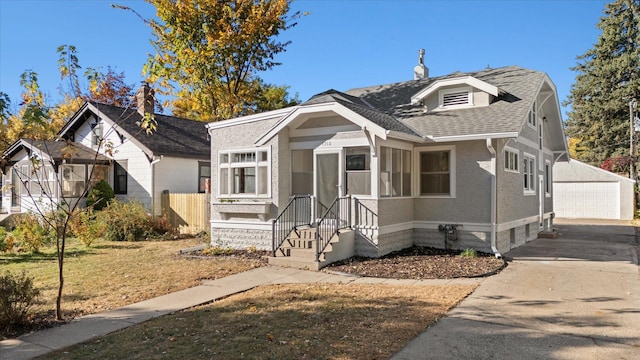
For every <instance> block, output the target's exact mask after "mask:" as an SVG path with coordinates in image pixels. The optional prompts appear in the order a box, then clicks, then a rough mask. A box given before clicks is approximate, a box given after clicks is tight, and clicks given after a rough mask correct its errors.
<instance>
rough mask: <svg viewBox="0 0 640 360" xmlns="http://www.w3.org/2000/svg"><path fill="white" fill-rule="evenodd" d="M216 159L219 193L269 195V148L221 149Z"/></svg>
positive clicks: (229, 194)
mask: <svg viewBox="0 0 640 360" xmlns="http://www.w3.org/2000/svg"><path fill="white" fill-rule="evenodd" d="M218 159H219V174H218V192H219V195H221V196H238V197H242V196H269V189H270V188H271V176H270V175H269V172H270V168H269V163H270V161H269V159H270V149H269V148H259V149H250V150H234V151H221V152H219V153H218Z"/></svg>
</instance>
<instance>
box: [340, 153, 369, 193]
mask: <svg viewBox="0 0 640 360" xmlns="http://www.w3.org/2000/svg"><path fill="white" fill-rule="evenodd" d="M345 182H346V188H347V194H349V195H371V150H370V149H369V147H353V148H346V149H345Z"/></svg>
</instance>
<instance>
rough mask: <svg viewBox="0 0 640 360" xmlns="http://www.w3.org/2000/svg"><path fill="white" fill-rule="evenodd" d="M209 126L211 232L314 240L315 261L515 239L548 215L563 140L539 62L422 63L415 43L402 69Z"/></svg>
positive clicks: (292, 245) (499, 247)
mask: <svg viewBox="0 0 640 360" xmlns="http://www.w3.org/2000/svg"><path fill="white" fill-rule="evenodd" d="M208 131H209V135H210V137H211V166H212V173H211V175H212V178H211V184H212V198H213V204H212V208H211V237H212V242H217V243H220V242H223V243H227V244H230V245H231V246H235V247H246V246H257V247H260V248H264V249H271V250H272V251H273V255H274V257H275V258H281V259H282V258H293V257H300V258H303V257H305V256H307V255H303V254H302V250H301V249H300V248H312V251H313V252H315V255H316V256H315V260H314V261H315V262H316V263H319V265H318V267H321V266H323V262H324V263H326V262H330V261H334V260H336V258H344V257H346V256H350V255H353V254H358V255H363V256H370V257H377V256H382V255H384V254H387V253H389V252H392V251H395V250H399V249H402V248H406V247H410V246H412V245H421V246H435V247H448V248H457V249H465V248H468V247H470V248H475V249H478V250H482V251H485V252H490V253H496V254H500V253H502V252H505V251H508V250H509V249H511V248H514V247H516V246H519V245H521V244H524V243H525V242H526V241H528V240H531V239H534V238H536V237H537V236H538V233H539V232H540V231H545V230H550V229H551V226H552V218H553V217H552V213H553V189H552V183H553V180H552V179H553V173H552V169H553V164H554V163H555V162H556V160H557V159H559V158H560V157H564V158H565V159H566V153H567V146H566V141H565V136H564V131H563V126H562V119H561V114H560V108H559V103H558V97H557V94H556V88H555V85H554V84H553V82H552V81H551V79H550V78H549V77H548V76H547V75H546V74H545V73H543V72H540V71H535V70H529V69H524V68H521V67H517V66H509V67H503V68H497V69H486V70H482V71H476V72H468V73H454V74H450V75H445V76H438V77H429V74H428V69H427V68H426V66H424V64H423V62H422V57H421V60H420V62H419V65H418V66H417V67H416V68H415V69H414V79H413V80H410V81H404V82H398V83H394V84H386V85H377V86H370V87H364V88H357V89H352V90H349V91H345V92H340V91H336V90H328V91H326V92H323V93H321V94H317V95H315V96H313V97H312V98H311V99H309V100H308V101H307V102H305V103H302V104H300V105H297V106H293V107H289V108H285V109H280V110H275V111H270V112H265V113H261V114H255V115H249V116H244V117H239V118H235V119H231V120H227V121H222V122H217V123H210V124H209V125H208ZM302 240H304V241H302ZM307 240H309V241H307ZM339 243H343V244H344V243H346V244H347V245H339ZM331 252H335V253H340V255H336V256H337V257H332V256H333V255H331V256H329V254H328V253H331ZM309 257H310V258H311V257H312V256H309Z"/></svg>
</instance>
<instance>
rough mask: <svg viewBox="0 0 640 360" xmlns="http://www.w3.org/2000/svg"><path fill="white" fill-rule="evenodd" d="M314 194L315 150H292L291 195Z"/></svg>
mask: <svg viewBox="0 0 640 360" xmlns="http://www.w3.org/2000/svg"><path fill="white" fill-rule="evenodd" d="M308 194H313V150H311V149H304V150H292V151H291V195H308Z"/></svg>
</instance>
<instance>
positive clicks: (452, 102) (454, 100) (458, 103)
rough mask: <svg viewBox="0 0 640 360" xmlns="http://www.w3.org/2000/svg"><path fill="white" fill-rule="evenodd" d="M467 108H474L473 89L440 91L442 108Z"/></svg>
mask: <svg viewBox="0 0 640 360" xmlns="http://www.w3.org/2000/svg"><path fill="white" fill-rule="evenodd" d="M467 106H473V94H472V93H471V88H469V87H463V88H454V89H447V90H441V91H440V108H443V109H451V108H456V107H467Z"/></svg>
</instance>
